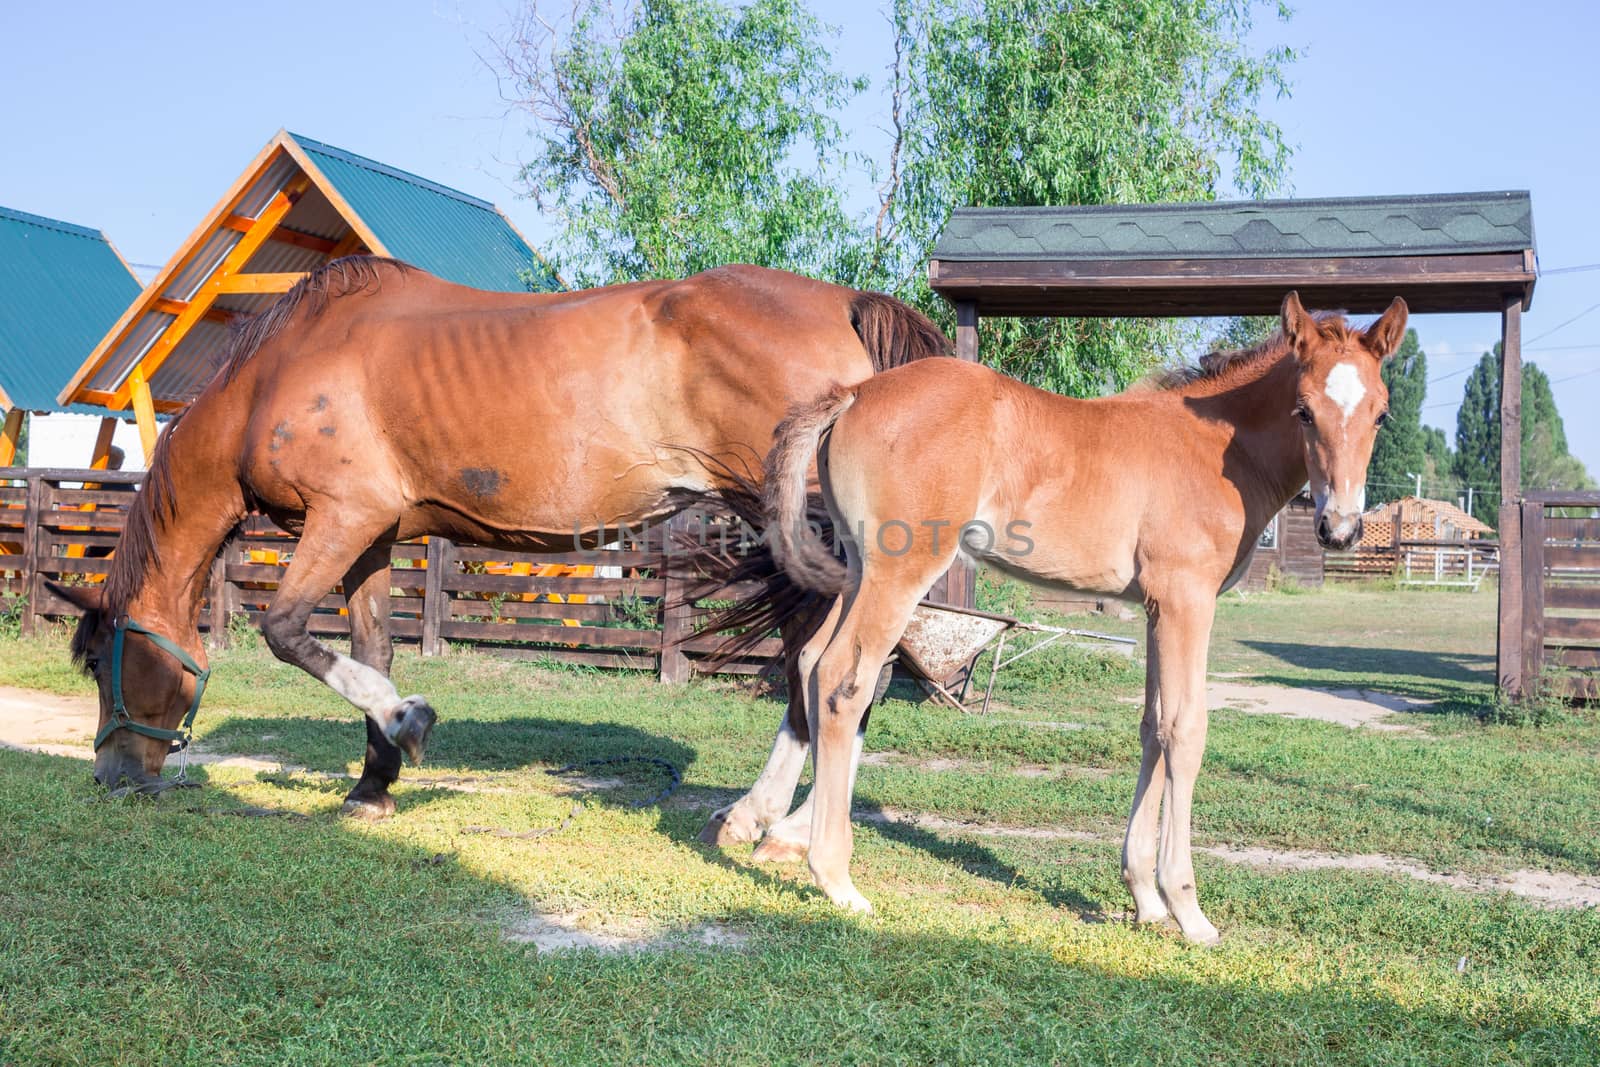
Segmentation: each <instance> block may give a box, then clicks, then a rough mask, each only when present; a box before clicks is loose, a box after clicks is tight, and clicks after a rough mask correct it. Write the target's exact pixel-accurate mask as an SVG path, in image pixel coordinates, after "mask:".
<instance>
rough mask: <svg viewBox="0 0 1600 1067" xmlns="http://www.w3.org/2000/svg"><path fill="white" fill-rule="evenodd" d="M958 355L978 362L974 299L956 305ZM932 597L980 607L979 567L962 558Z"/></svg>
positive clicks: (931, 590)
mask: <svg viewBox="0 0 1600 1067" xmlns="http://www.w3.org/2000/svg"><path fill="white" fill-rule="evenodd" d="M956 356H957V358H959V359H964V360H967V361H969V362H972V363H976V362H978V305H977V304H975V303H973V302H972V301H970V300H963V301H961V302H959V303H957V304H956ZM928 599H929V600H932V601H934V602H936V603H939V604H949V605H950V606H952V607H957V608H975V607H977V606H978V572H977V570H976V569H975V568H974V567H973V566H972V564H970V563H968V562H967V561H966V560H965V559H960V558H958V559H957V560H956V561H955V562H954V563H952V564H950V569H949V570H947V571H945V572H944V574H943V575H941V576H940V577H939V579H938V580H937V581H935V582H934V583H933V585H932V586H931V587H930V588H929V589H928Z"/></svg>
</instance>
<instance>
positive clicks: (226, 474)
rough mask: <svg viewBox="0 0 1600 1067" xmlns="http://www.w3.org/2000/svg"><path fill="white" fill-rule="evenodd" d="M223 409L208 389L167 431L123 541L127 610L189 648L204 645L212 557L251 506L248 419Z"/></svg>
mask: <svg viewBox="0 0 1600 1067" xmlns="http://www.w3.org/2000/svg"><path fill="white" fill-rule="evenodd" d="M225 407H226V405H225V404H222V403H218V402H216V400H215V398H214V397H213V396H212V394H211V392H210V391H208V393H207V395H206V396H203V397H202V398H201V399H200V400H197V401H195V404H194V406H193V407H191V408H190V409H189V411H188V412H186V413H185V414H184V415H183V416H182V418H180V419H179V420H177V421H176V422H175V423H173V424H172V425H171V426H170V427H169V428H168V429H167V431H166V433H165V434H164V435H163V441H162V444H161V447H160V448H158V450H157V453H156V456H155V458H154V461H153V462H152V464H151V470H150V473H149V474H148V475H147V476H146V478H145V484H144V487H143V488H142V489H141V490H140V492H139V496H138V497H137V498H136V500H135V501H134V505H133V508H132V509H131V511H130V514H129V518H128V529H127V530H126V531H125V532H124V534H123V539H122V542H121V543H120V544H119V546H118V554H119V555H121V554H122V553H123V551H124V550H125V549H126V550H127V551H128V552H129V553H130V559H129V560H128V563H129V564H130V568H131V569H130V571H128V572H125V573H124V575H123V580H124V581H125V582H127V583H128V584H131V585H133V586H135V591H134V592H133V593H132V595H131V596H129V597H128V598H127V601H126V608H125V610H126V613H127V614H128V615H129V616H131V617H133V618H135V619H137V620H138V621H139V622H140V623H141V624H142V625H145V626H148V627H150V628H151V629H153V630H156V631H157V632H159V633H163V634H166V635H168V636H170V637H172V639H174V640H176V641H177V642H178V643H179V644H182V645H185V646H191V645H198V636H197V627H198V623H199V618H200V605H201V602H202V601H203V600H204V599H205V591H206V579H207V577H208V575H209V573H210V569H211V561H212V560H213V559H215V558H216V554H217V551H218V549H219V548H221V546H222V544H223V542H224V541H226V540H227V538H228V535H229V534H230V533H231V532H232V531H233V528H234V527H235V526H236V525H238V523H239V520H240V519H242V518H243V517H244V515H245V511H246V508H245V502H244V493H243V490H242V488H241V487H240V484H239V479H238V477H237V474H236V473H235V472H236V470H237V457H238V447H237V446H238V441H237V439H238V437H239V429H238V427H240V426H242V424H243V420H242V419H232V418H230V417H228V414H227V412H226V411H225V410H224V408H225ZM162 481H165V482H166V483H167V485H166V486H165V487H163V486H162V485H160V484H159V483H160V482H162ZM169 500H170V506H169ZM140 512H142V513H143V516H142V518H141V517H140V516H139V515H138V513H140ZM136 523H137V524H141V525H142V527H143V529H142V530H141V531H137V532H136V531H134V529H133V527H134V526H135V524H136ZM140 540H143V541H144V542H145V543H144V544H142V545H141V544H139V541H140ZM141 557H142V559H141ZM141 562H142V574H138V575H137V577H133V575H134V574H135V572H137V570H138V569H139V566H140V564H141ZM113 566H114V567H115V564H113Z"/></svg>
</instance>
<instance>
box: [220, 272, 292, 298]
mask: <svg viewBox="0 0 1600 1067" xmlns="http://www.w3.org/2000/svg"><path fill="white" fill-rule="evenodd" d="M304 277H305V274H304V273H303V272H289V273H283V274H229V275H226V276H221V275H219V276H218V277H216V278H214V279H213V280H212V283H211V284H212V285H214V286H215V287H216V289H217V292H218V293H219V294H220V293H287V292H288V291H289V290H290V289H293V288H294V283H295V282H297V281H299V280H300V279H301V278H304Z"/></svg>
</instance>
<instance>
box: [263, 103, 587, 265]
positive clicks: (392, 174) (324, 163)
mask: <svg viewBox="0 0 1600 1067" xmlns="http://www.w3.org/2000/svg"><path fill="white" fill-rule="evenodd" d="M290 136H292V137H293V138H294V139H295V141H296V142H297V143H298V144H299V145H300V147H301V148H303V149H304V150H305V152H306V154H307V155H309V156H310V157H311V158H312V160H313V162H315V163H316V165H317V167H318V169H320V170H321V171H322V173H323V174H324V175H325V176H326V177H327V179H328V181H329V182H331V183H332V184H333V186H334V188H335V189H336V190H337V191H338V193H339V195H340V196H342V197H344V199H345V200H346V201H348V202H349V204H350V206H351V208H352V209H354V211H355V212H356V214H358V215H360V216H361V220H362V221H363V222H365V223H366V224H367V226H368V227H369V228H371V230H372V232H373V233H374V234H376V235H377V238H378V240H380V241H382V242H383V243H384V245H385V246H387V248H388V250H389V253H390V255H393V256H395V257H396V258H399V259H403V260H405V261H406V262H408V263H412V264H414V265H416V266H418V267H421V268H422V269H423V270H426V271H429V272H431V273H433V274H437V275H438V276H439V277H441V278H444V279H447V280H449V281H452V282H457V283H459V284H461V285H471V286H474V287H476V288H479V289H497V290H500V291H502V292H525V291H526V290H527V288H528V285H527V283H526V282H525V281H524V280H523V279H524V274H531V275H532V277H533V278H534V279H535V280H536V284H535V287H536V288H538V289H541V290H546V291H548V290H555V289H559V288H561V286H560V285H559V284H558V283H557V282H556V280H555V279H554V278H552V277H550V274H549V272H548V271H547V270H545V268H544V267H543V266H542V265H541V264H540V262H539V260H538V257H537V256H535V255H534V254H533V250H532V249H531V248H529V247H528V244H527V242H526V241H524V240H523V239H522V238H521V237H520V236H519V235H518V234H517V231H516V230H514V229H512V228H511V224H510V223H508V222H507V221H506V220H505V218H504V217H503V216H502V215H501V214H500V212H499V211H497V210H496V209H495V206H494V205H493V204H491V203H489V202H488V201H487V200H479V199H478V198H477V197H473V196H468V195H467V194H466V193H463V192H460V191H458V190H456V189H451V188H450V187H449V186H445V185H440V184H439V183H437V182H431V181H428V180H427V179H426V178H420V177H418V176H417V175H415V174H411V173H408V172H406V171H403V170H399V169H398V168H395V167H390V166H387V165H385V164H383V163H378V162H376V161H375V160H371V159H367V158H366V157H364V156H358V155H356V154H355V153H353V152H346V151H345V150H344V149H342V148H334V147H333V146H332V145H326V144H323V143H321V142H320V141H314V140H312V139H311V138H309V137H302V136H300V135H299V134H291V135H290Z"/></svg>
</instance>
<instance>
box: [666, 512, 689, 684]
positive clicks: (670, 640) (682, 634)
mask: <svg viewBox="0 0 1600 1067" xmlns="http://www.w3.org/2000/svg"><path fill="white" fill-rule="evenodd" d="M688 529H689V516H688V515H687V514H683V513H680V514H677V515H674V516H673V517H672V518H671V519H669V520H668V521H667V529H666V540H665V543H664V545H663V546H662V552H663V554H662V557H661V562H662V567H661V575H662V577H663V578H665V579H666V586H665V592H664V593H663V594H662V596H661V681H662V682H664V683H666V684H669V685H677V684H679V683H682V682H687V681H688V680H689V676H690V675H691V674H692V673H693V671H692V669H691V668H690V666H689V657H688V656H686V655H685V654H684V652H683V649H682V648H681V647H679V644H678V643H679V642H680V641H682V640H684V639H686V638H687V637H688V636H689V635H690V633H691V631H692V627H691V626H690V620H691V619H692V618H693V615H694V606H693V605H692V604H690V603H689V602H688V592H689V591H688V583H687V582H685V581H684V580H683V578H682V576H681V575H679V574H678V573H677V569H676V568H674V567H672V566H670V563H671V559H672V548H673V545H672V541H673V536H674V535H675V534H678V533H682V532H686V531H687V530H688Z"/></svg>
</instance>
